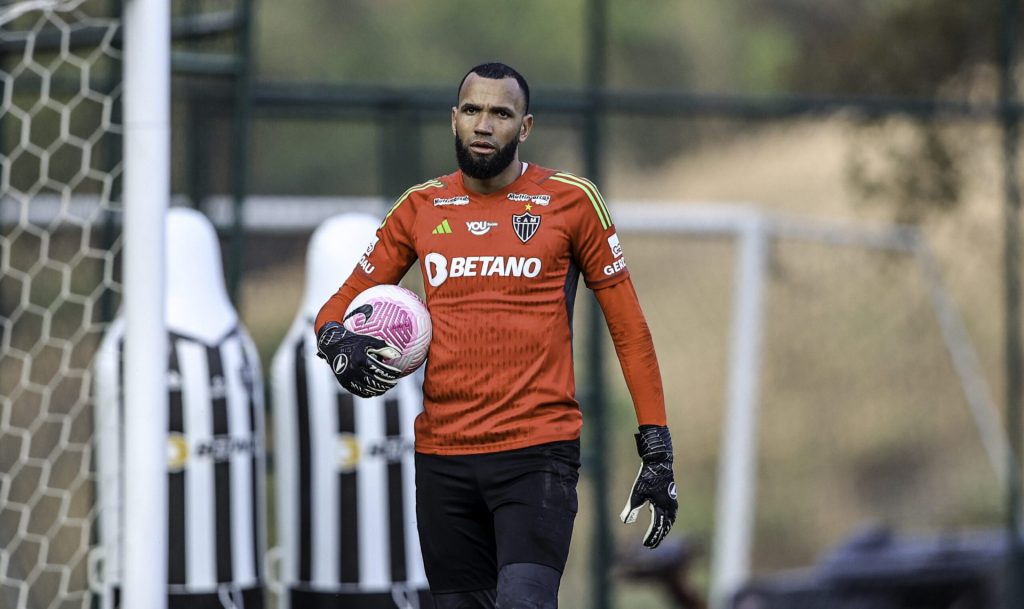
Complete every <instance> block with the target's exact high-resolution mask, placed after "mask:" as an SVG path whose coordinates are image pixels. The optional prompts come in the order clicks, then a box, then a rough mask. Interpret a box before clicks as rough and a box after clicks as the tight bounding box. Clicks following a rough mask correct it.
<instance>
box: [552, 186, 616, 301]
mask: <svg viewBox="0 0 1024 609" xmlns="http://www.w3.org/2000/svg"><path fill="white" fill-rule="evenodd" d="M550 179H551V180H555V181H557V182H561V183H563V184H566V185H568V186H570V187H571V189H570V192H572V193H573V194H574V195H575V196H576V200H575V202H574V203H573V213H574V214H575V216H574V218H573V223H572V225H573V234H572V252H573V258H574V259H575V261H576V263H577V265H579V267H580V272H581V273H582V274H583V279H584V281H585V282H586V284H587V287H589V288H590V289H592V290H598V289H601V288H606V287H609V286H612V285H615V284H616V283H618V282H620V281H622V280H624V279H626V278H627V277H629V271H628V270H627V269H626V260H625V258H624V257H623V255H622V246H621V245H620V244H619V237H618V235H617V234H616V233H615V225H614V224H613V223H612V218H611V214H609V213H608V206H607V205H605V202H604V197H602V196H601V193H600V192H599V191H598V189H597V187H596V186H595V185H594V184H593V183H592V182H590V181H589V180H585V179H583V178H580V177H578V176H574V175H572V174H567V173H556V174H555V175H553V176H552V177H551V178H550Z"/></svg>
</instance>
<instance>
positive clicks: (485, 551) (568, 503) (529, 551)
mask: <svg viewBox="0 0 1024 609" xmlns="http://www.w3.org/2000/svg"><path fill="white" fill-rule="evenodd" d="M579 454H580V448H579V441H578V440H572V441H564V442H553V443H550V444H541V445H538V446H531V447H527V448H522V449H517V450H511V451H504V452H497V453H485V454H477V455H456V456H448V455H428V454H421V453H416V517H417V528H418V530H419V536H420V547H421V548H422V551H423V565H424V568H425V570H426V574H427V580H428V581H429V582H430V591H431V593H433V594H447V593H456V592H470V591H476V590H488V589H491V590H493V589H495V588H496V587H497V585H498V571H499V570H500V569H501V568H502V567H504V566H505V565H509V564H514V563H527V564H537V565H544V566H546V567H550V568H552V569H555V570H556V571H557V572H558V573H561V572H562V570H563V569H564V568H565V561H566V558H567V557H568V554H569V542H570V539H571V538H572V525H573V520H574V519H575V517H576V510H577V500H576V483H577V481H578V480H579V466H580V461H579ZM556 585H557V582H556Z"/></svg>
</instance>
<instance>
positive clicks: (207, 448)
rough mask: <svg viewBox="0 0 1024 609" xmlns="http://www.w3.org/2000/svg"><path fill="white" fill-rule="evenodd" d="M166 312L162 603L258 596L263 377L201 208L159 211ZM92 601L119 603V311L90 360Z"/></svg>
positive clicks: (245, 606)
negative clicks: (163, 224) (94, 499)
mask: <svg viewBox="0 0 1024 609" xmlns="http://www.w3.org/2000/svg"><path fill="white" fill-rule="evenodd" d="M166 248H167V283H166V321H167V330H168V332H169V341H168V343H169V344H168V346H169V349H170V353H169V356H170V357H169V366H168V371H167V384H168V392H169V395H168V408H169V412H168V447H167V483H168V514H167V519H166V520H163V519H162V518H161V517H159V516H155V517H154V522H153V530H154V531H156V530H159V529H160V528H161V527H162V528H164V529H165V530H166V531H167V535H168V556H167V578H168V585H169V589H168V592H169V604H168V607H169V609H178V608H181V609H185V608H188V609H260V608H261V607H263V606H264V598H263V593H264V576H263V557H264V548H265V522H264V519H265V516H264V513H263V506H264V505H265V491H264V486H265V466H264V440H263V438H264V428H263V407H264V406H263V387H262V379H261V374H260V362H259V356H258V354H257V351H256V348H255V346H254V345H253V342H252V340H251V339H250V338H249V335H248V334H247V333H246V331H245V329H244V328H243V327H242V326H241V324H240V323H239V319H238V315H237V313H236V312H235V310H234V308H233V307H232V306H231V303H230V301H229V300H228V297H227V292H226V290H225V288H224V282H223V271H222V268H221V259H220V246H219V244H218V242H217V237H216V234H215V232H214V229H213V226H212V225H211V224H210V222H209V221H208V220H207V219H206V217H205V216H203V215H202V214H201V213H199V212H197V211H194V210H192V209H186V208H174V209H171V210H169V211H168V215H167V245H166ZM95 371H96V398H97V399H96V427H97V432H96V435H95V437H96V454H97V477H98V484H97V494H98V504H99V514H100V517H99V539H100V547H99V550H98V554H99V558H100V559H99V560H98V561H93V562H94V564H96V563H98V564H99V565H101V568H99V569H98V571H99V572H98V573H93V574H92V578H91V579H92V581H93V582H94V584H95V585H94V588H96V591H97V592H99V594H100V597H101V599H102V600H101V603H100V607H102V608H103V609H110V608H113V607H117V606H118V605H119V602H118V601H119V590H120V586H121V582H120V573H121V568H122V567H121V548H122V545H123V539H122V535H123V533H122V531H121V522H120V517H121V514H122V513H123V506H121V505H120V501H121V493H122V488H123V477H122V476H123V473H122V472H123V460H124V458H125V455H124V442H123V435H122V431H123V429H122V428H123V421H124V412H125V410H126V409H128V408H146V406H147V405H146V404H129V403H125V401H124V399H123V387H124V378H125V377H126V376H127V375H130V374H131V373H132V366H131V362H125V361H124V320H123V319H122V318H120V317H119V318H118V319H117V320H115V321H114V323H113V324H112V325H111V327H110V330H109V331H108V333H107V335H106V336H105V337H104V339H103V343H102V345H101V347H100V351H99V353H98V355H97V360H96V367H95Z"/></svg>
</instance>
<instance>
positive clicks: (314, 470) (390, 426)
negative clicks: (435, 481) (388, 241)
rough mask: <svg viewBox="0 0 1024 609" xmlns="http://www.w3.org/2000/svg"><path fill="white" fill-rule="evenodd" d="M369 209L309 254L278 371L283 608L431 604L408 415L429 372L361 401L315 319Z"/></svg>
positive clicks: (362, 239) (320, 235)
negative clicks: (322, 344) (320, 349)
mask: <svg viewBox="0 0 1024 609" xmlns="http://www.w3.org/2000/svg"><path fill="white" fill-rule="evenodd" d="M378 223H379V221H378V219H376V218H373V217H371V216H368V215H364V214H345V215H341V216H336V217H333V218H330V219H328V220H327V221H326V222H324V223H323V224H321V225H320V226H319V227H318V228H317V230H316V231H315V232H314V234H313V237H312V240H311V241H310V245H309V248H308V251H307V257H306V265H307V266H306V289H305V294H304V296H303V301H302V306H301V308H300V311H299V314H298V315H297V317H296V319H295V321H294V322H293V323H292V326H291V328H290V330H289V331H288V334H287V336H286V337H285V339H284V342H283V344H282V345H281V347H280V348H279V349H278V351H277V353H276V354H275V356H274V360H273V362H272V366H271V386H272V392H271V396H272V400H273V409H272V416H273V423H274V425H273V427H274V446H275V449H274V465H275V476H276V478H275V492H276V501H277V504H276V505H277V535H278V542H279V547H278V548H277V549H276V550H275V553H276V554H277V555H278V556H279V559H280V579H281V581H280V584H281V588H282V599H281V600H282V607H284V608H285V609H287V608H288V607H291V608H292V609H327V608H331V609H342V608H344V609H395V608H397V609H407V608H410V607H411V608H419V607H432V606H433V605H432V604H431V602H430V601H429V600H428V599H429V594H428V592H427V581H426V576H425V575H424V572H423V563H422V558H421V556H420V547H419V537H418V535H417V533H416V525H415V480H414V470H413V421H414V419H415V418H416V416H417V415H418V414H419V413H420V411H421V410H422V408H423V401H422V393H421V386H422V378H421V377H420V376H419V375H413V376H409V377H406V378H404V379H401V380H400V381H399V382H398V385H397V386H396V387H395V388H394V389H392V390H391V391H389V392H388V393H386V394H385V395H383V396H381V397H378V398H372V399H363V398H358V397H354V396H353V395H352V394H350V393H348V392H347V391H345V390H344V389H342V388H341V387H340V386H339V385H338V382H337V380H336V379H335V378H334V375H333V374H332V373H331V370H330V368H329V367H328V366H327V364H325V363H324V361H323V360H320V359H318V358H317V357H316V348H315V336H314V334H313V319H314V318H315V316H316V313H317V311H318V310H319V309H320V306H321V305H322V304H323V303H324V302H326V301H327V299H328V297H329V296H330V295H331V294H332V293H334V291H335V290H337V289H338V286H340V285H341V284H342V283H343V282H344V280H345V278H346V277H347V276H348V274H349V273H350V272H351V271H352V269H353V268H354V267H355V265H356V264H357V262H358V261H359V259H360V256H361V255H362V254H363V252H364V251H365V250H366V248H367V247H368V246H369V244H370V243H371V241H372V239H373V238H374V231H375V230H376V228H377V225H378Z"/></svg>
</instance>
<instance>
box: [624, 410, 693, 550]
mask: <svg viewBox="0 0 1024 609" xmlns="http://www.w3.org/2000/svg"><path fill="white" fill-rule="evenodd" d="M635 438H636V451H637V453H639V455H640V459H641V461H642V463H641V464H640V471H639V472H638V473H637V475H636V480H634V481H633V488H631V489H630V491H629V499H628V500H627V501H626V507H624V508H623V509H622V513H621V514H619V518H621V519H622V522H625V523H626V524H629V523H631V522H635V521H636V517H637V514H638V513H639V512H640V508H642V507H643V505H644V503H646V502H650V509H651V525H650V526H649V527H647V532H646V533H645V534H644V545H645V546H647V547H648V548H656V547H658V544H660V543H661V541H662V540H663V539H665V536H666V535H668V532H669V529H671V528H672V524H673V523H675V521H676V510H677V509H678V508H679V502H678V501H676V483H675V478H674V477H673V476H672V436H671V435H669V433H668V427H663V426H661V425H641V426H640V433H638V434H636V435H635Z"/></svg>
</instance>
